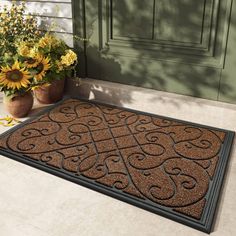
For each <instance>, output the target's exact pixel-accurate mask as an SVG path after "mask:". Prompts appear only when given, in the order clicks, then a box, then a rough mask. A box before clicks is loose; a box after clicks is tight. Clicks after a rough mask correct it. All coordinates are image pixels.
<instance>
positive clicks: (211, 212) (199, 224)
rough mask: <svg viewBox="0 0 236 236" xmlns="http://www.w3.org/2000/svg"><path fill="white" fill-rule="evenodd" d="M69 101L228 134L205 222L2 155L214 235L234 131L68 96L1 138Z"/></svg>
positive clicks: (0, 151) (9, 154)
mask: <svg viewBox="0 0 236 236" xmlns="http://www.w3.org/2000/svg"><path fill="white" fill-rule="evenodd" d="M67 99H78V100H81V101H84V102H90V103H93V104H99V105H105V106H108V107H112V108H118V109H121V110H125V111H131V112H135V113H139V114H143V115H151V116H153V117H158V118H164V119H168V120H173V121H178V122H182V123H184V124H188V125H193V126H198V127H202V128H207V129H213V130H218V131H223V132H225V133H226V137H225V142H224V144H223V146H222V148H221V152H220V154H219V156H220V158H219V163H218V165H217V168H216V174H215V177H214V178H213V180H212V181H211V183H210V186H209V189H208V193H207V197H206V199H207V200H206V206H205V208H204V211H203V214H202V217H201V220H195V219H193V218H191V217H188V216H185V215H182V214H180V213H176V212H174V211H171V210H170V208H167V207H164V206H161V205H158V204H152V202H151V201H150V202H147V201H145V202H144V201H143V200H140V199H138V198H135V197H133V196H132V195H130V194H126V193H123V192H122V191H120V190H117V189H115V188H111V187H106V186H105V185H102V184H98V183H96V182H95V181H93V180H91V179H89V178H85V177H83V176H74V175H72V174H70V173H69V172H68V171H65V170H61V169H60V170H58V169H57V168H54V167H51V166H50V167H49V166H46V165H42V164H41V163H38V162H37V161H36V160H33V159H30V158H29V159H26V157H25V156H24V157H22V156H21V155H20V153H17V152H13V151H11V150H8V149H4V148H0V154H1V155H3V156H6V157H9V158H11V159H13V160H16V161H19V162H21V163H24V164H27V165H29V166H32V167H35V168H37V169H40V170H43V171H45V172H47V173H50V174H53V175H56V176H58V177H61V178H63V179H66V180H69V181H71V182H74V183H77V184H79V185H82V186H84V187H88V188H90V189H92V190H95V191H98V192H101V193H103V194H106V195H108V196H111V197H114V198H116V199H119V200H122V201H124V202H127V203H129V204H132V205H135V206H137V207H140V208H142V209H145V210H148V211H150V212H153V213H155V214H158V215H161V216H164V217H166V218H169V219H171V220H174V221H177V222H179V223H182V224H185V225H187V226H190V227H192V228H194V229H197V230H200V231H203V232H205V233H210V232H211V231H212V227H213V225H214V221H215V216H216V212H217V206H218V203H219V199H220V195H221V189H222V186H223V182H224V176H225V174H226V172H227V164H228V162H229V156H230V152H231V149H232V144H233V139H234V132H233V131H229V130H224V129H220V128H215V127H211V126H206V125H201V124H197V123H192V122H188V121H183V120H178V119H175V118H170V117H166V116H160V115H156V114H152V113H147V112H141V111H137V110H134V109H129V108H124V107H118V106H114V105H110V104H106V103H102V102H97V101H93V100H86V99H82V98H79V97H66V98H65V99H63V100H62V101H60V102H58V103H56V104H53V105H51V106H49V107H46V108H45V109H43V110H42V111H41V112H39V113H37V114H36V115H34V116H33V117H31V118H29V119H28V120H26V121H24V122H22V123H21V124H19V125H17V126H15V127H13V128H11V129H9V130H8V131H6V132H4V133H2V134H1V135H0V138H2V137H4V136H5V135H8V134H10V133H12V132H14V131H15V130H17V129H19V128H20V127H22V126H24V125H25V124H27V123H29V122H31V121H33V120H34V119H36V118H37V117H38V116H40V115H43V114H45V113H47V112H49V111H50V110H52V109H54V108H55V107H57V106H59V105H60V104H62V103H63V102H64V101H66V100H67Z"/></svg>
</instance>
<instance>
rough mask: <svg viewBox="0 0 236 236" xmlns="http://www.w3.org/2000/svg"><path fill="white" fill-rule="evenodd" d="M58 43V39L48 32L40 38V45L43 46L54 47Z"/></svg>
mask: <svg viewBox="0 0 236 236" xmlns="http://www.w3.org/2000/svg"><path fill="white" fill-rule="evenodd" d="M57 43H58V40H57V39H56V38H55V37H53V36H52V35H49V34H46V35H45V36H44V37H43V38H41V39H40V40H39V43H38V46H39V47H41V48H45V47H52V46H53V45H54V46H55V45H56V44H57Z"/></svg>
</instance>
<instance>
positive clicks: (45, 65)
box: [34, 57, 51, 81]
mask: <svg viewBox="0 0 236 236" xmlns="http://www.w3.org/2000/svg"><path fill="white" fill-rule="evenodd" d="M50 67H51V66H50V60H49V58H48V57H41V60H40V61H39V64H38V66H37V67H36V69H37V71H38V72H37V73H36V74H35V76H34V78H35V79H36V80H37V81H40V80H42V79H43V78H44V77H45V75H46V73H47V71H48V70H49V69H50Z"/></svg>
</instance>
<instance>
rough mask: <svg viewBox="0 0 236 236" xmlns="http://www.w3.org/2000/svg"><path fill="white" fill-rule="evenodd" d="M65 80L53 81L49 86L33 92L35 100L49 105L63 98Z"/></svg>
mask: <svg viewBox="0 0 236 236" xmlns="http://www.w3.org/2000/svg"><path fill="white" fill-rule="evenodd" d="M64 87H65V79H61V80H54V81H53V82H52V83H51V84H50V85H47V86H41V87H39V88H36V89H35V90H34V95H35V97H36V99H37V100H38V101H39V102H40V103H43V104H51V103H55V102H58V101H60V100H61V99H62V98H63V93H64Z"/></svg>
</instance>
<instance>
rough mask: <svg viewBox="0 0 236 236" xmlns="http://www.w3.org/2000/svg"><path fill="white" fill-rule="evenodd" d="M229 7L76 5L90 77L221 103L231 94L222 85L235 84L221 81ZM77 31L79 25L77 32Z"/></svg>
mask: <svg viewBox="0 0 236 236" xmlns="http://www.w3.org/2000/svg"><path fill="white" fill-rule="evenodd" d="M78 2H80V4H79V3H78ZM230 3H231V0H199V1H195V0H148V1H143V0H81V1H74V5H75V7H76V5H77V7H78V5H80V6H82V9H83V14H82V15H83V24H82V25H83V30H82V31H83V33H84V37H86V38H88V39H89V42H87V43H86V45H85V46H86V47H85V49H84V51H85V53H84V54H85V56H84V58H82V59H81V60H82V61H83V60H84V61H85V63H84V65H85V67H86V68H85V71H86V76H87V77H90V78H95V79H101V80H108V81H114V82H118V83H123V84H131V85H135V86H141V87H147V88H152V89H157V90H163V91H168V92H175V93H180V94H186V95H191V96H197V97H202V98H208V99H214V100H217V99H218V98H220V99H221V100H223V98H224V96H226V95H227V91H226V90H225V88H224V87H225V86H224V84H227V83H231V82H228V81H229V79H228V80H226V79H225V80H224V84H223V77H222V74H223V73H222V68H223V66H224V60H225V51H226V43H227V32H228V25H229V14H230V10H231V8H230V7H231V5H230ZM74 12H76V11H74ZM75 15H76V13H75ZM80 27H81V26H80ZM78 28H79V26H78V24H77V20H76V21H75V32H78ZM80 46H81V45H80ZM82 46H83V45H82ZM82 46H81V47H82ZM82 64H83V63H82ZM226 70H227V68H226V69H225V71H226ZM220 88H221V91H219V89H220ZM234 93H236V91H235V89H234V88H233V89H232V94H234Z"/></svg>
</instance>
